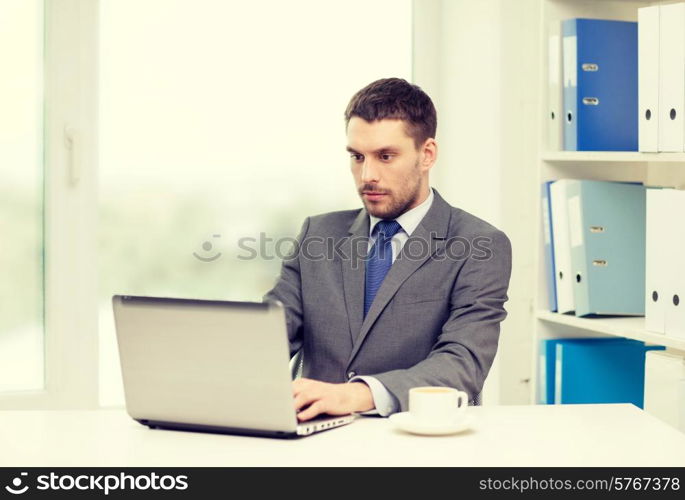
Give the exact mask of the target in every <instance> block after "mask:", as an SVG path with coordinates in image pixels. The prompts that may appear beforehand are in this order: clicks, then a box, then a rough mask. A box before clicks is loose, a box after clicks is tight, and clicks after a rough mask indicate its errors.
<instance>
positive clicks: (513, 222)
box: [414, 0, 540, 404]
mask: <svg viewBox="0 0 685 500" xmlns="http://www.w3.org/2000/svg"><path fill="white" fill-rule="evenodd" d="M539 12H540V6H539V0H517V1H516V2H512V1H511V0H478V1H473V0H416V1H415V3H414V15H415V20H414V22H415V25H414V81H415V83H417V84H418V85H420V86H422V87H423V88H424V89H425V90H426V91H427V92H428V93H429V94H430V95H431V96H432V97H433V99H434V102H435V104H436V107H437V109H438V134H437V140H438V145H439V160H438V164H437V165H436V167H435V169H434V172H433V174H432V184H433V186H435V187H436V188H437V189H438V190H439V191H440V193H441V194H442V195H443V196H444V197H445V199H447V200H448V201H449V202H450V203H451V204H453V205H456V206H458V207H460V208H462V209H464V210H467V211H468V212H471V213H473V214H474V215H477V216H478V217H480V218H482V219H485V220H486V221H488V222H490V223H492V224H494V225H495V226H497V227H499V228H501V229H502V230H504V231H505V232H506V233H507V235H508V236H509V238H510V239H511V240H512V246H513V270H512V279H511V285H510V288H509V297H510V300H509V302H508V303H507V306H506V307H507V310H508V312H509V315H508V317H507V319H506V320H505V322H504V323H503V325H502V335H501V338H500V350H499V352H498V355H497V359H496V361H495V365H494V366H493V368H492V370H491V372H490V376H489V377H488V380H487V382H486V387H485V389H484V394H483V396H484V403H485V404H498V403H503V404H507V403H509V404H524V403H528V402H529V388H528V380H529V378H530V377H531V374H532V372H531V368H532V360H531V352H532V348H531V342H532V326H533V323H532V312H533V311H532V303H533V302H532V300H533V290H534V287H533V282H534V274H533V270H534V266H533V262H532V258H533V256H532V255H530V252H529V251H527V250H528V249H529V248H530V241H532V239H533V238H534V235H535V231H536V230H537V225H536V222H535V220H534V213H535V210H534V209H535V205H534V204H535V199H536V197H535V185H534V182H533V179H535V178H536V177H535V176H536V168H537V167H536V150H537V137H538V134H537V131H538V114H539V113H538V107H537V106H538V104H537V103H538V99H537V98H536V92H537V88H538V86H537V84H538V81H539V80H538V71H539V69H538V68H539V60H540V58H539V54H538V47H539V33H540V30H539Z"/></svg>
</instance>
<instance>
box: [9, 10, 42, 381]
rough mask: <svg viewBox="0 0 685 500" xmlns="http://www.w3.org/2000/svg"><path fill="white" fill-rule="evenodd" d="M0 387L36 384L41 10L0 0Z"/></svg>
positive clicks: (39, 339) (38, 372)
mask: <svg viewBox="0 0 685 500" xmlns="http://www.w3.org/2000/svg"><path fill="white" fill-rule="evenodd" d="M0 61H2V78H0V110H2V111H1V112H0V234H2V245H0V276H1V278H0V392H14V391H28V390H40V389H42V388H43V386H44V384H43V379H44V356H43V350H44V335H43V331H44V328H43V97H42V95H43V73H42V71H43V8H42V2H40V1H37V0H1V1H0Z"/></svg>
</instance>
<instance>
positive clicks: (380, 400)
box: [349, 188, 433, 417]
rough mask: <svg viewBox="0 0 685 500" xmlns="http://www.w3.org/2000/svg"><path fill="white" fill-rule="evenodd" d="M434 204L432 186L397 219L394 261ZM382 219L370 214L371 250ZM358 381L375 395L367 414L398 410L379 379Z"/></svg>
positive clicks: (393, 251)
mask: <svg viewBox="0 0 685 500" xmlns="http://www.w3.org/2000/svg"><path fill="white" fill-rule="evenodd" d="M432 204H433V189H432V188H431V189H429V191H428V198H426V199H425V200H424V201H423V203H421V204H420V205H418V206H416V207H414V208H412V209H411V210H408V211H406V212H405V213H403V214H402V215H400V216H399V217H397V218H396V219H395V220H396V221H397V222H398V223H399V225H400V226H402V229H400V230H399V231H397V233H395V236H393V237H392V240H390V245H391V246H392V262H395V259H396V258H397V256H398V255H399V254H400V252H401V251H402V247H403V246H404V244H405V243H406V241H407V240H408V239H409V236H411V234H412V233H413V232H414V230H415V229H416V228H417V227H418V225H419V224H420V223H421V221H422V220H423V218H424V217H425V216H426V214H427V213H428V210H429V209H430V207H431V205H432ZM380 221H381V219H379V218H378V217H374V216H373V215H369V250H370V249H371V247H372V246H373V244H374V242H375V240H376V238H375V236H374V235H373V230H374V228H375V227H376V224H378V222H380ZM357 381H362V382H364V383H365V384H366V385H368V386H369V389H370V390H371V396H372V397H373V403H374V406H375V407H376V409H375V410H371V411H368V412H364V414H365V415H374V414H379V415H381V416H382V417H387V416H388V415H390V414H391V413H394V412H396V411H397V402H396V401H395V398H394V397H393V396H392V394H390V392H389V391H388V390H387V389H386V388H385V386H384V385H383V384H381V383H380V382H379V381H378V379H376V378H375V377H368V376H363V375H362V376H357V377H353V378H351V379H350V380H349V382H357Z"/></svg>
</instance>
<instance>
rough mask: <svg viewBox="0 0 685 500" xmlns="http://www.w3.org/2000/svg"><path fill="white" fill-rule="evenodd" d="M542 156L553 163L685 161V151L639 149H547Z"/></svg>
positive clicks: (544, 159)
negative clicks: (648, 151) (643, 151)
mask: <svg viewBox="0 0 685 500" xmlns="http://www.w3.org/2000/svg"><path fill="white" fill-rule="evenodd" d="M540 158H541V159H542V160H543V161H547V162H551V163H573V162H592V163H685V153H640V152H637V151H547V152H544V153H542V155H541V157H540Z"/></svg>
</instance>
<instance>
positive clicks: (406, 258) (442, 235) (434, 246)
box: [345, 190, 451, 366]
mask: <svg viewBox="0 0 685 500" xmlns="http://www.w3.org/2000/svg"><path fill="white" fill-rule="evenodd" d="M434 194H435V198H434V199H433V204H432V205H431V208H430V210H428V213H427V214H426V216H425V217H424V218H423V220H422V221H421V223H420V224H419V225H418V227H417V228H416V230H415V231H414V233H413V234H412V235H411V236H410V237H409V239H408V240H407V241H406V242H405V244H404V246H403V247H402V251H401V252H400V255H399V256H398V257H397V259H395V262H394V263H393V264H392V266H391V267H390V270H389V271H388V274H387V275H386V276H385V279H384V280H383V283H382V284H381V287H380V289H379V290H378V293H377V294H376V297H375V298H374V300H373V304H371V309H369V312H368V313H367V315H366V318H364V321H363V322H362V323H361V330H360V332H359V335H358V336H357V337H356V338H354V336H353V339H352V340H353V346H352V354H351V355H350V359H349V361H348V366H349V363H351V362H352V360H353V359H354V357H355V356H356V355H357V352H358V351H359V349H360V347H361V345H362V343H363V342H364V339H365V338H366V336H367V335H368V334H369V331H370V330H371V327H372V326H373V324H374V323H375V321H376V319H378V316H379V315H380V314H381V312H383V309H385V307H386V306H387V305H388V303H389V302H390V300H391V299H392V298H393V296H394V295H395V293H396V292H397V290H398V289H399V288H400V286H401V285H402V283H404V281H405V280H406V279H407V278H409V276H411V275H412V274H413V273H414V272H415V271H416V270H417V269H419V268H420V267H421V266H422V265H423V264H424V263H425V262H426V261H427V260H428V259H429V258H430V257H431V256H432V255H434V254H435V252H436V251H438V250H439V249H441V248H444V246H445V239H446V238H447V232H448V228H449V219H450V210H451V207H450V206H449V205H448V204H447V202H446V201H445V200H443V199H442V197H441V196H440V195H439V194H438V192H437V191H435V190H434ZM364 213H365V214H366V212H365V211H364ZM366 219H367V221H368V217H366ZM367 231H368V222H367ZM418 240H421V241H420V244H418ZM412 241H417V244H416V245H413V244H412ZM410 245H411V246H410ZM410 248H411V251H410V250H409V249H410ZM418 249H421V250H420V251H419V250H418ZM410 253H411V255H409V254H410ZM362 267H363V266H362ZM345 292H346V293H345V296H346V297H347V288H346V290H345ZM363 297H364V273H363V272H362V273H361V294H360V297H359V307H360V309H362V311H363ZM362 314H363V313H362ZM360 318H361V315H360ZM350 324H352V322H351V321H350ZM354 331H356V330H354Z"/></svg>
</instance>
